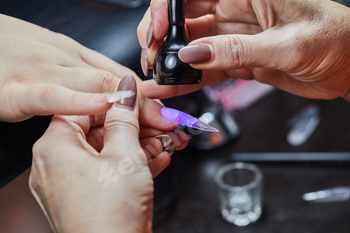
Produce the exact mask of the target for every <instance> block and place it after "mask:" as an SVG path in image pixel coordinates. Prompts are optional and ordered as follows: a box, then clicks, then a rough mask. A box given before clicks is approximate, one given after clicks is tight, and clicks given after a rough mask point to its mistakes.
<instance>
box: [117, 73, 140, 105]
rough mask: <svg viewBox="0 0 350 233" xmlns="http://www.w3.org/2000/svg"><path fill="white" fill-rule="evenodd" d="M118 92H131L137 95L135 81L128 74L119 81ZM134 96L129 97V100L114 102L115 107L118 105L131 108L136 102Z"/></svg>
mask: <svg viewBox="0 0 350 233" xmlns="http://www.w3.org/2000/svg"><path fill="white" fill-rule="evenodd" d="M118 91H132V92H134V93H137V85H136V81H135V78H134V76H132V75H130V74H128V75H125V76H124V77H123V78H122V80H120V83H119V86H118V89H117V92H118ZM136 96H137V95H136V94H135V95H133V96H131V97H129V98H123V99H121V100H118V101H116V102H115V103H116V106H118V104H120V105H124V106H129V107H133V106H134V105H135V101H136Z"/></svg>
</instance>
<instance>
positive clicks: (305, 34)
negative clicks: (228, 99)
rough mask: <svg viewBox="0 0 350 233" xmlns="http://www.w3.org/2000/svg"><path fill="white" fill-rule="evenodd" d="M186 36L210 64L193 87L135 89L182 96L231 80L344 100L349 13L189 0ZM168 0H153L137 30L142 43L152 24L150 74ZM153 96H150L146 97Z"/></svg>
mask: <svg viewBox="0 0 350 233" xmlns="http://www.w3.org/2000/svg"><path fill="white" fill-rule="evenodd" d="M185 2H186V6H185V9H186V30H187V34H188V36H189V39H190V40H191V43H190V44H192V45H193V44H206V45H208V46H209V48H210V51H211V58H210V60H208V61H205V62H202V63H197V64H191V65H192V66H193V67H194V68H197V69H203V70H204V71H203V79H202V83H201V84H200V85H196V86H156V84H155V83H154V82H152V81H147V82H144V83H142V84H141V85H140V86H139V89H140V90H141V91H142V92H143V93H144V94H146V95H147V96H149V97H151V98H168V97H171V96H175V95H181V94H184V93H188V92H191V91H194V90H197V89H200V88H202V87H204V86H207V85H212V84H216V83H220V82H223V81H225V80H227V79H229V78H232V79H238V78H240V79H247V80H250V79H255V80H257V81H259V82H262V83H267V84H270V85H274V86H276V87H278V88H280V89H282V90H285V91H288V92H290V93H293V94H296V95H300V96H303V97H308V98H318V99H333V98H336V97H338V96H341V97H344V98H345V99H347V100H350V93H349V88H350V80H349V76H350V55H349V54H350V47H349V46H348V45H349V44H350V36H349V35H350V10H349V8H347V7H345V6H343V5H340V4H338V3H335V2H332V1H329V0H308V1H304V0H291V1H289V0H288V1H287V0H283V1H273V0H243V1H241V0H216V1H214V0H204V1H203V0H187V1H185ZM167 14H168V13H167V3H166V0H152V2H151V7H150V9H149V10H148V11H147V12H146V14H145V16H144V18H143V19H142V21H141V22H140V25H139V28H138V37H139V42H140V45H141V46H142V47H143V48H147V43H146V34H147V28H148V25H149V24H150V22H151V19H153V24H154V30H153V33H152V35H153V36H152V41H154V42H153V44H152V46H151V47H150V48H149V49H148V51H147V56H148V57H147V58H148V64H149V67H150V68H152V64H153V61H154V57H155V55H156V52H157V50H158V49H159V47H160V46H161V44H162V43H163V38H164V37H165V36H166V33H167V30H168V19H167ZM151 90H152V91H151Z"/></svg>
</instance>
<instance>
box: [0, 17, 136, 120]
mask: <svg viewBox="0 0 350 233" xmlns="http://www.w3.org/2000/svg"><path fill="white" fill-rule="evenodd" d="M0 41H1V43H0V54H1V56H0V120H1V121H21V120H25V119H28V118H30V117H32V116H33V115H51V114H60V115H92V114H98V113H103V112H106V111H107V109H109V108H110V107H111V104H109V103H107V102H99V101H96V100H95V99H94V98H93V96H94V94H93V93H101V92H110V91H114V90H115V89H116V88H117V86H118V83H119V80H120V79H119V78H121V77H123V76H124V75H126V74H130V73H131V74H134V73H133V72H132V71H131V70H130V69H128V68H126V67H123V66H122V65H120V64H118V63H116V62H114V61H113V60H111V59H109V58H107V57H106V56H103V55H102V54H100V53H97V52H95V51H93V50H90V49H88V48H86V47H84V46H82V45H81V44H79V43H77V42H76V41H74V40H73V39H71V38H69V37H67V36H64V35H62V34H58V33H55V32H52V31H49V30H47V29H44V28H42V27H39V26H36V25H33V24H30V23H28V22H25V21H22V20H18V19H15V18H12V17H8V16H5V15H1V14H0Z"/></svg>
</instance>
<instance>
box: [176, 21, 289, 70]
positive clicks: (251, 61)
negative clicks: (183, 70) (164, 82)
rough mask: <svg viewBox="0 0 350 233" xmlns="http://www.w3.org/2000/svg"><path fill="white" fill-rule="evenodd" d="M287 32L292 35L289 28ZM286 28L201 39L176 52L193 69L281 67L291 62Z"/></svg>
mask: <svg viewBox="0 0 350 233" xmlns="http://www.w3.org/2000/svg"><path fill="white" fill-rule="evenodd" d="M288 30H289V31H288V34H287V35H291V31H290V29H288ZM283 31H285V29H277V28H271V29H269V30H266V31H264V32H261V33H259V34H256V35H220V36H213V37H206V38H201V39H198V40H195V41H192V42H191V44H189V45H187V46H186V47H184V48H182V49H181V50H180V51H179V58H180V59H181V60H182V61H183V62H185V63H189V64H191V66H193V67H194V68H196V69H201V70H204V69H211V70H230V69H242V68H249V67H264V68H271V69H281V65H283V64H288V63H287V62H288V61H287V60H289V61H291V59H292V58H291V57H289V52H291V50H292V49H294V47H293V46H292V45H291V43H293V40H290V39H291V38H290V36H283V35H286V33H284V32H283ZM287 54H288V56H287Z"/></svg>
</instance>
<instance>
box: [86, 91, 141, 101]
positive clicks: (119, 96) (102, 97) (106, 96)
mask: <svg viewBox="0 0 350 233" xmlns="http://www.w3.org/2000/svg"><path fill="white" fill-rule="evenodd" d="M134 95H135V92H133V91H118V92H107V93H100V94H96V95H94V96H93V97H92V99H93V100H94V101H96V102H104V103H114V102H116V101H122V100H123V99H126V98H129V97H132V96H134Z"/></svg>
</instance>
